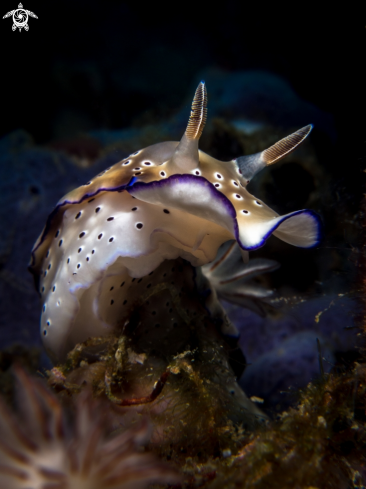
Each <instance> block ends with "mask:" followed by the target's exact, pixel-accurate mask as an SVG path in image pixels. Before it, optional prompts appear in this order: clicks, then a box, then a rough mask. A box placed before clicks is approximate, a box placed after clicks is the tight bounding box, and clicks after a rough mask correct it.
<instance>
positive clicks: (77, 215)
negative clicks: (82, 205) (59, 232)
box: [75, 211, 81, 219]
mask: <svg viewBox="0 0 366 489" xmlns="http://www.w3.org/2000/svg"><path fill="white" fill-rule="evenodd" d="M80 216H81V212H80V211H79V212H78V213H77V214H76V216H75V219H79V217H80Z"/></svg>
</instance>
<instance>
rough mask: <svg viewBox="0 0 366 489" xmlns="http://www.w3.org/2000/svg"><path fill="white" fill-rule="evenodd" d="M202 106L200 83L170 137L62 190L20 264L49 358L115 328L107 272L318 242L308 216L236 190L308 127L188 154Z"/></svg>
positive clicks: (132, 273) (136, 271) (131, 272)
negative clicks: (221, 153) (29, 281)
mask: <svg viewBox="0 0 366 489" xmlns="http://www.w3.org/2000/svg"><path fill="white" fill-rule="evenodd" d="M206 106H207V95H206V87H205V84H204V83H203V82H201V83H200V84H199V86H198V88H197V90H196V94H195V97H194V100H193V104H192V112H191V116H190V119H189V123H188V126H187V130H186V132H185V134H184V135H183V137H182V140H181V141H180V142H165V143H159V144H155V145H153V146H149V147H147V148H145V149H142V150H140V151H137V152H136V153H134V154H132V155H130V156H129V157H128V158H126V159H124V160H123V161H121V162H118V163H116V164H115V165H114V166H112V167H110V168H109V169H107V170H105V171H104V172H102V173H101V174H99V175H97V176H96V177H95V178H94V179H92V180H91V181H90V182H88V183H87V184H86V185H83V186H81V187H79V188H77V189H75V190H73V191H71V192H70V193H68V194H67V195H66V196H65V197H63V198H62V199H61V200H60V201H59V202H58V204H57V205H56V208H55V209H54V211H53V212H52V213H51V215H50V216H49V218H48V221H47V223H46V226H45V228H44V230H43V232H42V233H41V235H40V237H39V238H38V240H37V242H36V243H35V245H34V248H33V251H32V260H31V264H30V270H31V271H32V273H33V274H34V275H35V278H36V282H38V287H39V291H40V293H41V296H42V300H43V311H42V317H41V333H42V337H43V340H44V344H45V346H46V348H47V349H48V351H49V352H51V354H53V356H56V357H60V356H62V355H64V354H65V351H66V349H67V348H70V345H72V344H75V343H76V342H80V341H84V340H85V339H87V338H88V337H90V336H101V335H105V334H108V333H110V332H111V331H112V330H113V328H114V327H115V326H116V324H117V322H118V318H117V317H116V318H115V320H114V321H112V322H111V321H110V320H109V321H108V322H107V321H105V318H104V317H103V314H102V313H101V309H103V308H102V307H101V303H102V302H103V301H104V299H103V298H104V297H105V296H106V288H108V287H109V281H108V279H109V277H111V276H114V277H115V276H117V277H119V279H120V281H121V284H123V283H124V281H126V280H127V278H128V277H134V278H140V277H144V276H146V275H148V274H149V273H151V272H153V271H154V270H155V269H156V268H157V267H158V266H159V265H160V264H161V263H162V262H163V261H164V260H171V259H176V258H178V257H182V258H184V259H186V260H188V261H189V262H190V263H191V264H192V265H193V266H202V265H205V264H207V263H209V262H211V261H213V260H214V258H215V256H216V254H217V250H218V248H219V247H220V246H221V245H222V244H223V243H225V242H226V241H229V240H232V239H235V240H236V241H237V243H238V244H239V246H240V248H241V249H242V250H245V251H244V255H245V252H246V251H249V250H253V249H256V248H258V247H260V246H262V245H263V244H264V243H265V241H266V239H267V238H268V237H269V236H270V235H271V234H274V235H275V236H277V237H278V238H280V239H282V240H283V241H286V242H288V243H290V244H293V245H295V246H300V247H312V246H316V245H317V244H318V242H319V239H320V221H319V218H318V217H317V215H316V214H315V213H314V212H312V211H309V210H301V211H295V212H292V213H290V214H287V215H284V216H279V215H278V214H277V213H276V212H274V211H273V210H271V209H270V208H269V207H268V206H266V205H265V204H264V203H263V202H262V201H260V200H258V199H257V198H255V197H254V196H252V195H251V194H250V193H249V192H248V191H247V190H246V186H247V183H248V182H249V180H250V179H251V178H252V177H253V176H254V175H255V173H257V172H258V171H259V170H261V169H262V168H264V167H265V166H266V165H268V164H271V163H273V162H275V161H277V160H278V159H279V158H281V157H282V156H284V155H286V154H287V153H289V152H290V151H292V150H294V149H295V148H296V146H297V145H298V144H300V143H301V142H302V141H303V140H304V139H305V138H306V137H307V135H308V134H309V132H310V131H311V128H312V126H306V127H305V128H303V129H300V130H299V131H297V132H295V133H294V134H292V135H290V136H288V137H287V138H285V139H283V140H281V141H280V142H278V143H276V144H275V145H274V146H272V147H271V148H269V149H267V150H265V151H263V152H261V153H258V154H257V155H251V156H248V157H239V158H237V159H236V160H232V161H228V162H222V161H219V160H216V159H214V158H212V157H210V156H209V155H207V154H205V153H203V152H202V151H199V150H198V140H199V137H200V135H201V133H202V130H203V126H204V123H205V120H206V112H207V108H206ZM121 287H122V286H121ZM105 300H107V299H105ZM126 300H127V299H125V301H126ZM111 305H113V301H112V304H111ZM108 317H109V318H110V317H111V315H110V314H109V315H108ZM81 323H82V324H83V325H82V324H81ZM86 325H87V326H86ZM70 337H72V341H71V340H70Z"/></svg>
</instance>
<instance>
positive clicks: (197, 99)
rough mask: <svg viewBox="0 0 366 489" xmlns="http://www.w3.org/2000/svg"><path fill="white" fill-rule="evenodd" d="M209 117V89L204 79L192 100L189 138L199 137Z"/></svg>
mask: <svg viewBox="0 0 366 489" xmlns="http://www.w3.org/2000/svg"><path fill="white" fill-rule="evenodd" d="M206 119H207V90H206V84H205V82H204V81H201V82H200V83H199V85H198V87H197V89H196V93H195V94H194V98H193V102H192V110H191V115H190V117H189V121H188V126H187V129H186V136H187V138H188V139H199V138H200V137H201V134H202V131H203V128H204V127H205V124H206Z"/></svg>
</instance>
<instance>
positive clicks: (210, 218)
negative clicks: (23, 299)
mask: <svg viewBox="0 0 366 489" xmlns="http://www.w3.org/2000/svg"><path fill="white" fill-rule="evenodd" d="M206 106H207V94H206V87H205V85H204V83H203V82H201V83H200V84H199V86H198V88H197V91H196V94H195V98H194V100H193V105H192V113H191V117H190V119H189V122H188V126H187V130H186V133H185V134H184V135H183V138H182V140H181V141H180V142H179V143H177V142H174V143H173V142H168V143H159V144H157V145H154V146H151V147H148V148H145V149H143V150H140V151H138V152H136V153H134V154H133V155H131V156H130V157H129V158H126V159H125V160H123V161H122V162H119V163H117V164H116V165H114V166H113V167H111V168H109V169H107V170H106V171H105V172H103V173H102V174H100V175H98V176H97V177H95V179H92V180H91V181H90V182H88V183H87V184H86V185H85V186H83V187H80V188H79V189H76V190H74V191H72V192H71V193H69V194H68V195H67V196H65V197H64V198H63V199H61V200H60V201H59V203H58V204H57V206H56V208H55V210H54V211H53V212H52V213H51V215H50V217H49V219H48V220H47V223H46V226H45V228H44V230H43V232H42V233H41V235H40V237H39V239H38V241H37V242H36V244H35V247H34V249H33V252H32V261H31V265H30V269H31V271H32V273H33V275H34V277H35V281H36V286H37V288H38V290H39V292H40V295H41V298H42V318H41V335H42V338H43V340H44V345H45V347H46V349H47V351H48V353H49V355H50V357H51V358H52V359H53V360H54V361H55V364H56V366H55V367H54V368H52V369H51V370H50V371H48V372H47V375H46V377H47V378H46V382H47V383H48V387H47V386H46V382H45V381H44V380H41V379H37V380H35V379H32V378H30V377H29V376H28V375H27V374H25V373H24V371H23V370H21V369H20V368H19V367H18V368H17V369H16V376H17V378H18V391H19V395H20V400H21V403H18V408H19V416H21V417H22V419H24V422H23V423H22V426H21V427H20V428H19V427H18V426H17V421H16V419H17V418H13V416H12V415H11V414H10V412H9V410H8V408H7V407H5V404H4V403H2V404H1V405H0V409H1V414H2V421H0V429H1V431H2V436H1V437H0V438H1V441H0V482H1V481H4V482H3V483H4V484H5V485H4V487H8V488H9V489H12V488H14V489H18V488H24V489H25V488H27V489H28V488H29V489H30V488H32V489H38V488H39V489H41V488H42V489H46V488H47V489H51V488H53V489H63V488H65V489H73V488H75V489H76V488H85V489H89V488H90V489H93V488H94V487H95V488H97V487H98V489H107V488H115V489H117V488H120V489H127V488H135V487H136V488H140V487H141V488H144V487H147V486H148V485H149V484H150V483H157V484H168V485H169V487H172V486H174V487H175V486H180V485H182V487H186V488H190V487H207V488H210V489H211V488H212V489H216V488H243V489H244V488H248V489H249V488H253V487H256V488H277V487H278V488H289V489H290V488H299V489H315V488H319V489H320V488H328V487H329V488H333V487H337V488H341V489H343V488H344V489H346V488H348V487H355V488H361V487H363V486H362V481H363V480H364V478H365V476H366V474H365V469H364V467H365V459H364V455H363V454H364V451H365V450H364V449H365V448H366V447H365V446H364V439H365V438H364V437H365V428H366V425H365V422H366V417H365V409H366V405H365V399H366V397H365V394H366V392H365V385H366V378H365V376H366V368H365V367H364V365H363V364H361V363H359V364H356V365H355V366H354V367H352V368H349V369H348V370H347V371H343V372H341V373H337V372H333V373H330V374H325V375H323V377H322V378H321V379H320V380H319V381H318V382H316V383H313V384H309V386H308V387H307V388H306V389H304V390H303V392H301V393H300V399H299V401H298V405H297V406H296V407H293V408H291V409H289V410H288V411H287V412H284V413H282V415H281V416H280V417H279V418H278V419H276V420H270V419H269V417H268V416H267V415H266V414H265V413H263V412H262V411H261V410H260V408H259V407H258V406H257V403H258V402H259V403H260V401H261V400H260V399H255V398H252V399H248V397H247V396H246V395H245V393H244V392H243V391H242V389H241V388H240V386H239V385H238V383H237V379H238V378H239V377H240V376H241V374H242V373H243V370H244V369H245V364H246V361H245V356H244V354H243V353H242V351H241V349H240V348H239V347H238V336H239V334H238V331H237V330H236V328H235V327H234V325H233V324H231V322H230V321H229V319H228V318H227V316H226V314H225V311H224V309H223V307H222V306H221V304H220V302H219V300H218V297H220V298H223V299H225V300H227V301H230V302H232V303H235V304H239V305H241V306H243V307H247V308H250V309H252V310H254V311H255V312H257V313H259V314H265V313H266V305H265V304H264V303H263V299H264V298H266V297H267V296H269V294H270V291H268V290H266V289H265V288H263V287H261V286H259V285H258V284H256V283H254V282H252V281H251V279H252V278H254V277H256V275H258V274H259V273H264V272H269V271H272V270H275V269H276V268H277V267H278V263H277V262H275V261H273V260H267V259H258V258H257V259H254V260H249V254H248V252H249V251H251V250H253V249H256V248H258V247H260V246H262V245H263V244H264V243H265V241H266V239H267V238H268V237H269V236H270V235H271V234H274V235H276V236H277V237H278V238H280V239H281V240H283V241H285V242H287V243H290V244H292V245H295V246H299V247H304V248H309V247H313V246H316V245H317V244H318V243H319V240H320V233H321V231H320V221H319V218H318V216H317V215H316V214H315V213H314V212H313V211H309V210H301V211H296V212H291V213H290V214H286V215H284V216H279V215H278V214H277V213H276V212H274V211H272V210H271V209H269V208H268V207H267V206H266V205H265V204H264V203H263V202H261V201H259V200H258V199H256V198H255V197H254V196H252V195H251V194H249V193H248V191H247V190H246V186H247V184H248V183H249V181H250V180H251V179H252V178H253V177H254V175H255V174H256V173H257V172H258V171H260V170H261V169H262V168H264V167H265V166H267V165H269V164H272V163H274V162H275V161H277V160H278V159H279V158H281V157H283V156H285V155H286V154H288V153H289V152H291V151H293V150H294V149H295V148H296V147H297V146H298V145H299V144H300V143H301V142H302V141H303V140H304V139H305V138H306V137H307V136H308V134H309V133H310V131H311V128H312V126H306V127H304V128H302V129H300V130H299V131H296V132H295V133H294V134H292V135H290V136H288V137H286V138H284V139H283V140H281V141H280V142H279V143H276V144H274V145H273V146H271V147H270V148H269V149H267V150H265V151H262V152H260V153H257V154H255V155H251V156H246V157H239V158H237V159H235V160H231V161H229V162H221V161H219V160H216V159H214V158H211V157H210V156H208V155H206V154H205V153H202V152H200V151H198V140H199V137H200V135H201V133H202V130H203V127H204V124H205V121H206V111H207V109H206ZM304 253H305V251H304ZM51 391H53V392H51ZM70 419H72V420H73V421H70ZM142 446H144V447H145V448H144V449H142V448H141V447H142ZM352 484H353V486H352ZM159 487H160V486H159ZM165 487H166V486H165Z"/></svg>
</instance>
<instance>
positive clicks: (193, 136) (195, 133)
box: [170, 81, 207, 172]
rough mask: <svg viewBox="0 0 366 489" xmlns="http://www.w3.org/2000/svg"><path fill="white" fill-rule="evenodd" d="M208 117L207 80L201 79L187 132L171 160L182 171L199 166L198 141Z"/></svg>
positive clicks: (172, 164) (194, 98)
mask: <svg viewBox="0 0 366 489" xmlns="http://www.w3.org/2000/svg"><path fill="white" fill-rule="evenodd" d="M206 119H207V90H206V84H205V82H204V81H201V82H200V83H199V85H198V87H197V89H196V93H195V94H194V97H193V102H192V110H191V115H190V117H189V121H188V125H187V129H186V132H185V133H184V134H183V137H182V139H181V140H180V143H179V144H178V146H177V148H176V150H175V152H174V154H173V156H172V158H171V160H170V165H171V166H172V167H173V166H175V167H177V168H178V169H179V170H180V171H181V172H186V171H190V170H193V169H194V168H197V167H198V165H199V156H198V141H199V139H200V137H201V134H202V131H203V128H204V127H205V124H206ZM179 170H178V171H179Z"/></svg>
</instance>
